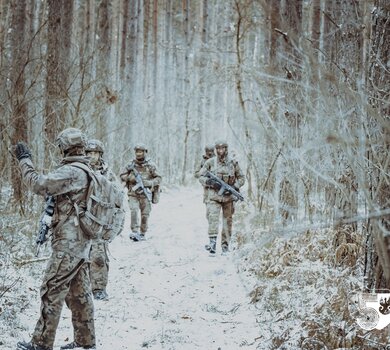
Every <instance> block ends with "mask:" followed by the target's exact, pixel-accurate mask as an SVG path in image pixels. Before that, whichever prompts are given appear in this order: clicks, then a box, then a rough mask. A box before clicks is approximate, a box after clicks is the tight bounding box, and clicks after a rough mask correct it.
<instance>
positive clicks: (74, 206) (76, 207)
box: [53, 162, 93, 232]
mask: <svg viewBox="0 0 390 350" xmlns="http://www.w3.org/2000/svg"><path fill="white" fill-rule="evenodd" d="M66 165H70V166H74V167H76V168H79V169H82V170H84V171H85V172H86V173H87V174H88V190H87V191H86V192H85V196H84V201H85V202H86V203H87V201H88V200H89V197H90V196H91V192H92V186H91V180H93V175H92V174H91V170H90V169H89V167H88V166H87V165H85V164H83V163H81V162H73V163H68V164H66ZM68 200H69V202H70V203H71V204H72V208H71V209H70V210H69V211H68V212H67V213H66V216H65V217H64V218H62V219H61V220H60V221H59V222H58V223H57V224H56V226H55V227H54V228H53V232H58V230H59V229H60V228H61V226H62V225H63V224H64V223H65V221H66V220H68V218H69V217H70V216H71V215H72V213H73V211H74V210H75V211H76V216H77V218H79V215H80V207H79V205H78V203H77V202H73V201H72V200H71V199H70V198H69V197H68Z"/></svg>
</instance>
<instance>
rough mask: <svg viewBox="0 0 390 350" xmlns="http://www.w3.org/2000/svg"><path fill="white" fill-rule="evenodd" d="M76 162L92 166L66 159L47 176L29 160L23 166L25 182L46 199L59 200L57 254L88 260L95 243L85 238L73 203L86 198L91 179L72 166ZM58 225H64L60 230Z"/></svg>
mask: <svg viewBox="0 0 390 350" xmlns="http://www.w3.org/2000/svg"><path fill="white" fill-rule="evenodd" d="M75 161H77V162H82V163H85V164H88V159H87V158H86V157H82V156H73V157H66V158H64V159H63V160H62V161H61V163H60V165H59V166H58V167H57V168H56V169H55V170H54V171H52V172H50V173H48V174H47V175H41V174H38V173H37V171H36V170H35V168H34V165H33V163H32V161H31V160H30V159H28V158H25V159H22V160H21V161H20V163H19V164H20V168H21V170H22V176H23V180H24V181H25V183H26V184H27V185H28V186H29V187H30V188H31V190H32V191H33V192H34V193H36V194H39V195H42V196H45V195H47V194H50V195H52V196H54V198H55V203H56V205H55V209H54V215H53V221H52V228H53V230H52V231H53V233H52V239H51V245H52V249H53V252H67V253H69V254H71V255H73V256H76V257H79V258H82V259H88V256H89V251H90V248H91V241H90V240H89V239H86V238H85V236H84V234H83V233H82V231H81V229H80V228H79V227H78V224H77V216H76V214H75V212H74V209H73V208H74V207H73V204H72V203H74V202H76V201H78V200H81V199H82V198H83V197H84V195H85V191H86V189H87V187H88V176H87V173H86V172H85V171H84V170H82V169H79V168H76V167H73V166H70V165H68V164H69V163H72V162H75ZM69 213H70V214H69ZM60 222H61V223H60ZM58 223H60V225H59V226H58V228H56V226H57V225H58Z"/></svg>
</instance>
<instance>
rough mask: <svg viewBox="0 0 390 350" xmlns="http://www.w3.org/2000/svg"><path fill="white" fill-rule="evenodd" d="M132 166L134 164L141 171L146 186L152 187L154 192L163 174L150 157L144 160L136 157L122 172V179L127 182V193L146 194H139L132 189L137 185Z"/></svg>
mask: <svg viewBox="0 0 390 350" xmlns="http://www.w3.org/2000/svg"><path fill="white" fill-rule="evenodd" d="M132 166H134V168H135V169H136V170H137V171H138V172H139V173H140V175H141V178H142V181H143V183H144V185H145V187H148V188H150V189H151V191H152V192H153V191H154V190H155V189H156V187H158V186H159V185H160V183H161V175H160V174H159V173H158V171H157V168H156V165H155V164H154V163H153V162H152V161H151V160H149V159H146V160H145V161H143V162H138V161H137V160H135V159H134V160H133V161H132V162H131V164H129V165H128V166H127V167H126V168H125V169H123V170H122V171H121V173H120V179H121V181H122V182H124V183H125V184H126V187H127V189H128V192H127V194H128V195H129V196H133V197H143V196H145V195H144V194H143V193H140V194H137V193H135V192H134V191H133V190H132V188H133V187H134V186H135V185H136V180H135V174H134V171H133V170H131V167H132Z"/></svg>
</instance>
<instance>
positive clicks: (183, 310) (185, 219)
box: [2, 186, 261, 350]
mask: <svg viewBox="0 0 390 350" xmlns="http://www.w3.org/2000/svg"><path fill="white" fill-rule="evenodd" d="M129 227H130V224H129V217H128V218H127V222H126V229H125V231H124V232H123V233H122V235H121V236H119V237H118V238H116V240H115V241H114V242H113V243H111V244H110V260H111V262H110V273H109V285H108V288H107V292H108V294H109V300H108V301H96V302H95V319H96V335H97V345H98V349H101V350H103V349H104V350H108V349H118V350H119V349H126V350H132V349H142V348H149V349H172V350H176V349H177V350H179V349H180V350H186V349H188V350H193V349H202V350H217V349H221V350H229V349H231V350H237V349H256V347H257V346H258V345H259V341H260V340H259V339H258V337H259V333H260V330H259V326H258V324H257V322H256V313H257V312H258V310H255V309H254V308H253V306H251V304H250V303H249V302H250V298H249V296H248V291H247V290H245V288H244V286H243V283H242V279H241V278H242V276H241V277H240V276H239V275H238V273H237V270H236V267H235V263H234V259H235V258H234V252H232V253H229V254H228V255H226V256H223V255H221V252H220V247H219V250H218V252H217V254H216V256H215V257H210V256H209V254H208V252H206V251H205V249H204V244H205V243H206V242H207V240H208V238H207V221H206V218H205V206H204V204H203V202H202V188H201V187H200V186H195V187H188V188H182V187H180V188H170V189H164V192H163V193H162V195H161V200H160V203H159V204H157V205H153V209H152V214H151V217H150V227H149V232H148V239H147V240H146V241H144V242H137V243H135V242H132V241H130V240H129V238H128V232H129ZM39 264H41V263H39ZM36 265H37V264H35V266H36ZM39 274H41V272H39ZM30 283H31V285H29V286H24V287H23V288H25V292H26V293H31V294H32V298H31V305H29V306H28V307H26V309H25V311H24V314H23V315H22V316H21V317H20V322H21V323H22V327H21V329H22V330H21V331H17V332H15V333H16V334H15V336H18V337H19V339H22V338H23V339H26V340H29V339H30V334H31V332H32V331H33V328H34V326H35V322H36V320H37V317H38V308H39V302H40V300H39V283H40V280H39V278H37V279H30ZM71 340H73V339H72V326H71V319H70V312H69V310H68V309H67V308H66V307H65V308H64V310H63V313H62V317H61V321H60V325H59V328H58V332H57V337H56V342H55V348H56V349H58V348H59V346H60V345H62V344H64V343H67V342H69V341H71ZM15 341H16V338H10V339H3V340H2V342H3V345H2V346H3V348H4V349H14V347H15ZM4 346H5V347H4ZM3 348H2V349H3ZM259 348H260V349H261V347H259Z"/></svg>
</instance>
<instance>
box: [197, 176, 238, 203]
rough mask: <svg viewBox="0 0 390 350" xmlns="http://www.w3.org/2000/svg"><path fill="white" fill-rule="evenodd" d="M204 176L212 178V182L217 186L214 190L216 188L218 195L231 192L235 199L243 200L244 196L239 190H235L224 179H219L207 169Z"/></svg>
mask: <svg viewBox="0 0 390 350" xmlns="http://www.w3.org/2000/svg"><path fill="white" fill-rule="evenodd" d="M205 176H207V177H208V178H209V179H212V180H213V182H214V183H215V185H216V187H217V188H216V190H218V195H219V196H223V195H224V194H226V192H227V193H229V194H231V195H232V196H233V197H234V198H235V199H236V200H240V201H243V200H244V197H243V196H242V194H241V193H240V192H238V191H236V190H235V189H234V188H233V187H232V186H230V185H228V184H227V183H226V182H225V181H223V180H221V179H220V178H219V177H218V176H215V175H214V174H213V173H211V172H210V171H207V172H206V174H205Z"/></svg>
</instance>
